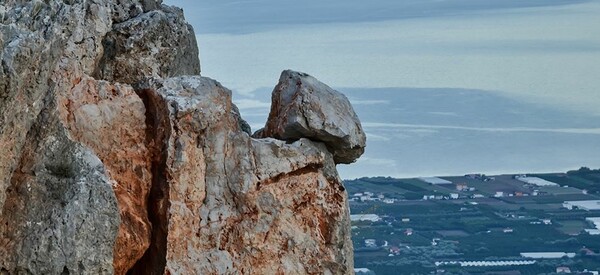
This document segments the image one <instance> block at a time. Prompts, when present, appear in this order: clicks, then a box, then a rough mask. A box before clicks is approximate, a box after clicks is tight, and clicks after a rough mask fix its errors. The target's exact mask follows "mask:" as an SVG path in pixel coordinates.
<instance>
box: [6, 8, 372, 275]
mask: <svg viewBox="0 0 600 275" xmlns="http://www.w3.org/2000/svg"><path fill="white" fill-rule="evenodd" d="M0 31H1V32H0V61H1V65H2V66H1V69H0V148H1V149H2V151H1V153H2V156H1V157H0V274H126V273H127V274H214V273H217V274H240V273H241V274H275V273H282V274H288V273H291V274H303V273H308V274H345V273H352V267H353V262H352V254H353V253H352V243H351V241H350V232H349V230H350V227H349V213H348V205H347V195H346V192H345V191H344V187H343V185H342V183H341V180H340V178H339V176H338V175H337V172H336V169H335V164H336V163H349V162H352V161H354V160H355V159H356V158H358V157H359V156H360V154H362V152H363V150H364V142H365V140H364V133H363V132H362V129H361V127H360V123H359V122H358V119H357V118H356V115H355V114H354V112H353V111H352V107H351V106H350V105H349V103H348V101H347V99H345V97H343V95H341V94H339V93H337V92H335V91H333V90H331V89H330V88H329V87H327V86H325V85H324V84H322V83H320V82H318V81H317V80H315V79H314V78H312V77H308V76H307V75H304V74H301V73H295V72H291V71H286V72H284V73H283V74H282V81H280V84H279V85H278V87H277V88H276V91H280V92H279V94H275V93H274V96H277V98H275V97H274V99H273V101H274V103H277V104H275V105H274V109H277V111H272V112H271V116H270V118H269V121H268V122H267V127H266V128H265V131H263V135H262V136H261V137H260V138H252V137H250V136H249V132H250V129H249V127H248V125H247V123H245V121H243V120H242V118H241V116H240V114H239V111H238V110H237V108H236V107H235V105H233V104H232V102H231V92H230V91H229V90H228V89H226V88H224V87H223V86H221V85H220V84H219V83H218V82H217V81H215V80H212V79H210V78H206V77H201V76H199V73H200V62H199V60H198V49H197V46H196V42H195V35H194V32H193V30H192V28H191V26H189V25H188V24H187V23H186V22H185V20H184V19H183V13H182V12H181V10H179V9H177V8H174V7H169V6H166V5H162V4H161V1H155V0H142V1H137V0H123V1H108V0H94V1H82V0H50V1H40V0H35V1H17V0H7V1H3V2H1V3H0ZM194 75H195V76H194ZM284 76H285V77H284ZM288 79H289V80H288ZM286 81H287V82H286ZM290 81H292V82H290ZM285 83H288V84H285ZM289 83H296V84H294V85H296V86H294V87H299V88H298V89H297V90H299V91H292V90H293V89H296V88H293V89H292V87H291V86H289V85H290V84H289ZM297 83H299V84H297ZM285 85H288V86H289V87H290V88H286V87H288V86H285ZM298 85H299V86H298ZM290 96H291V97H294V98H302V101H298V102H293V100H289V97H290ZM331 108H334V109H331ZM298 110H301V111H302V114H301V115H303V116H305V117H304V120H303V122H302V123H304V124H302V127H304V128H297V127H296V126H293V127H292V128H289V127H287V128H286V127H285V125H287V124H290V122H289V121H291V120H289V119H293V117H294V115H296V114H298ZM290 114H292V115H290ZM313 120H314V121H313ZM313 122H314V123H313ZM315 123H317V124H315ZM275 126H276V127H275ZM278 127H279V128H278ZM299 129H300V130H299ZM280 130H281V131H280Z"/></svg>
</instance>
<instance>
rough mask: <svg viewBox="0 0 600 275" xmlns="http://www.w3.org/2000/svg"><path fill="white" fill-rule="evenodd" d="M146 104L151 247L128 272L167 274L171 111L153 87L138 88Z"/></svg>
mask: <svg viewBox="0 0 600 275" xmlns="http://www.w3.org/2000/svg"><path fill="white" fill-rule="evenodd" d="M136 92H137V94H138V96H139V97H140V98H141V99H142V101H143V102H144V105H145V106H146V136H147V140H146V146H148V149H149V150H150V152H152V153H151V154H152V187H151V189H150V195H149V197H148V218H149V220H150V223H151V224H152V233H151V239H150V247H148V250H146V252H145V253H144V255H143V256H142V258H140V259H139V260H138V261H137V262H136V264H135V265H134V266H133V267H132V268H131V269H130V270H129V271H128V272H127V274H131V275H135V274H157V275H158V274H164V271H165V266H166V263H167V259H166V257H167V235H168V226H169V215H168V209H169V208H170V201H169V183H168V182H169V176H170V175H169V174H168V172H167V156H168V150H167V149H168V140H169V138H170V136H171V126H170V121H169V110H168V108H167V105H166V103H165V102H164V100H163V99H162V98H161V97H160V96H159V95H158V94H157V93H156V92H155V91H153V90H148V89H144V90H140V91H136Z"/></svg>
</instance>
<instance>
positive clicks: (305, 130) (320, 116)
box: [255, 70, 367, 163]
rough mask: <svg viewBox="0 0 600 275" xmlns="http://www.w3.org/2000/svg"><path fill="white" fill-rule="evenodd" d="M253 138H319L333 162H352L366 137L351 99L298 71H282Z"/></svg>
mask: <svg viewBox="0 0 600 275" xmlns="http://www.w3.org/2000/svg"><path fill="white" fill-rule="evenodd" d="M255 136H256V137H274V138H277V139H283V140H297V139H300V138H303V137H307V138H310V139H313V140H318V141H321V142H323V143H325V145H327V148H329V150H330V151H331V152H332V153H333V158H334V160H335V162H336V163H352V162H354V161H356V159H358V157H360V156H361V155H362V154H363V153H364V151H365V146H366V141H367V140H366V136H365V134H364V132H363V130H362V126H361V125H360V121H359V120H358V116H357V115H356V113H355V112H354V109H353V108H352V105H350V101H349V100H348V99H347V98H346V97H345V96H344V95H343V94H341V93H340V92H338V91H336V90H334V89H332V88H330V87H329V86H327V85H325V84H323V83H322V82H320V81H318V80H317V79H315V78H314V77H312V76H310V75H308V74H305V73H300V72H294V71H290V70H287V71H284V72H283V73H281V77H280V78H279V83H278V84H277V86H276V87H275V89H274V90H273V95H272V103H271V112H270V113H269V118H268V120H267V124H266V125H265V128H263V129H261V130H259V131H257V133H256V134H255Z"/></svg>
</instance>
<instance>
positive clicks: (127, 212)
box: [58, 77, 152, 274]
mask: <svg viewBox="0 0 600 275" xmlns="http://www.w3.org/2000/svg"><path fill="white" fill-rule="evenodd" d="M58 109H59V113H60V116H61V120H62V121H63V123H65V126H66V128H67V129H68V130H69V134H70V136H71V138H72V139H73V140H75V141H77V142H80V143H82V144H83V145H85V146H88V147H89V148H91V149H92V150H93V151H94V152H96V154H97V155H98V157H99V158H100V160H101V161H102V163H104V166H105V168H106V173H107V175H108V176H109V177H110V178H111V180H112V182H111V184H112V187H113V190H114V192H115V195H116V198H117V202H118V205H119V212H120V215H121V223H120V225H119V232H118V235H117V239H116V243H115V249H114V259H115V261H114V267H115V273H118V274H124V273H125V272H127V270H129V268H131V267H132V266H133V265H134V264H135V262H136V261H137V259H139V258H141V257H142V255H143V254H144V252H145V251H146V249H148V246H149V245H150V232H151V224H150V221H149V220H148V205H147V200H148V195H149V194H150V188H151V182H152V171H151V169H152V163H151V154H152V152H151V151H150V150H149V146H147V145H148V141H149V140H148V137H147V136H146V132H147V129H146V122H145V120H146V109H145V107H144V103H143V102H142V100H141V99H140V98H139V97H138V96H137V94H136V93H135V92H134V91H133V89H132V88H131V87H130V86H128V85H119V84H116V85H113V84H110V83H108V82H106V81H97V80H95V79H92V78H90V77H85V78H84V79H81V80H80V81H79V82H78V83H76V84H75V85H74V87H73V89H71V91H69V93H66V94H65V95H64V97H63V96H60V97H59V106H58Z"/></svg>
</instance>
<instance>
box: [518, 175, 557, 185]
mask: <svg viewBox="0 0 600 275" xmlns="http://www.w3.org/2000/svg"><path fill="white" fill-rule="evenodd" d="M517 180H519V181H522V182H524V183H527V184H532V185H535V186H559V185H558V184H556V183H554V182H551V181H547V180H545V179H540V178H538V177H519V178H517Z"/></svg>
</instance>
